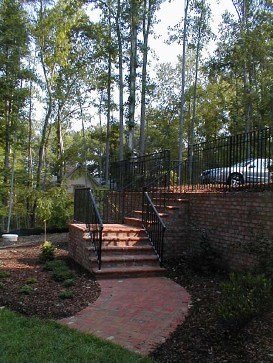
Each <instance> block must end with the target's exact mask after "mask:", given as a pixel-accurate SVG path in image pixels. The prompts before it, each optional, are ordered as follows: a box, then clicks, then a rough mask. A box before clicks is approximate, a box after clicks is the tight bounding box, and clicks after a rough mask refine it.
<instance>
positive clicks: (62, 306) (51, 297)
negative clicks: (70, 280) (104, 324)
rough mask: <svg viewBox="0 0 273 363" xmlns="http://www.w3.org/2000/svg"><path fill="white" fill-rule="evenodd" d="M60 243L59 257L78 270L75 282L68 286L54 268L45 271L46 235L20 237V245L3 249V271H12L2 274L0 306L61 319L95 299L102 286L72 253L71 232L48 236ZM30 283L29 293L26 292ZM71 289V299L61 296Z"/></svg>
mask: <svg viewBox="0 0 273 363" xmlns="http://www.w3.org/2000/svg"><path fill="white" fill-rule="evenodd" d="M48 240H51V241H52V242H54V244H55V246H56V250H55V259H61V260H63V261H65V263H66V264H67V265H68V266H69V268H70V269H71V270H72V271H73V272H74V274H75V278H74V284H73V285H72V286H69V287H65V286H64V283H62V282H57V281H55V280H54V279H53V277H52V272H51V271H46V270H44V266H43V264H41V263H40V262H39V255H40V253H41V242H42V241H43V236H28V237H20V238H19V240H18V243H17V245H12V246H9V247H7V246H6V247H5V248H3V247H4V246H3V244H2V247H1V249H0V273H1V272H3V271H4V272H8V273H9V274H10V275H9V276H8V277H2V278H1V275H0V306H5V307H7V308H9V309H11V310H13V311H17V312H20V313H23V314H25V315H28V316H38V317H40V318H50V319H58V318H63V317H67V316H72V315H74V314H75V313H77V312H78V311H80V310H82V309H83V308H85V307H86V306H88V305H89V304H92V302H94V301H95V300H96V299H97V298H98V296H99V294H100V286H99V285H98V283H97V282H96V281H95V279H94V276H93V275H92V274H90V273H89V272H87V271H86V270H84V269H82V268H81V267H80V266H79V265H77V264H76V263H75V262H74V261H73V260H72V259H71V258H69V256H68V252H67V250H66V246H67V234H66V233H65V234H57V235H52V236H50V235H49V236H48ZM26 285H27V286H29V287H30V289H31V292H30V293H29V294H27V293H24V292H22V290H21V289H22V287H23V286H26ZM63 291H69V292H70V295H71V296H70V297H69V298H62V297H60V295H61V293H62V292H63Z"/></svg>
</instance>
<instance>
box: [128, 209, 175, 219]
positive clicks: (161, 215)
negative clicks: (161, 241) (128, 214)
mask: <svg viewBox="0 0 273 363" xmlns="http://www.w3.org/2000/svg"><path fill="white" fill-rule="evenodd" d="M133 213H136V214H142V211H141V210H134V211H133ZM158 214H159V216H160V217H169V214H168V213H163V212H158Z"/></svg>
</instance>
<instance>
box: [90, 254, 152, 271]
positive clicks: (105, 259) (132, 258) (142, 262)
mask: <svg viewBox="0 0 273 363" xmlns="http://www.w3.org/2000/svg"><path fill="white" fill-rule="evenodd" d="M90 261H91V263H92V264H94V263H96V262H97V259H96V258H95V257H90ZM101 263H102V269H103V270H104V269H105V268H108V267H117V268H118V267H132V266H137V267H147V266H154V267H157V266H158V259H157V256H156V255H155V254H154V255H145V254H144V255H143V254H142V255H140V254H139V255H126V254H124V255H119V256H104V255H102V260H101Z"/></svg>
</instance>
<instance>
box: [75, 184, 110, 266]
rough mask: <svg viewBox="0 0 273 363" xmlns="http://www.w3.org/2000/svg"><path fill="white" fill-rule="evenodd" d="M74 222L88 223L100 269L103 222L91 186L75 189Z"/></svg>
mask: <svg viewBox="0 0 273 363" xmlns="http://www.w3.org/2000/svg"><path fill="white" fill-rule="evenodd" d="M74 222H77V223H84V224H86V228H87V229H88V232H89V235H90V239H91V243H92V244H93V247H94V251H95V254H96V256H97V262H98V268H99V270H100V269H101V257H102V256H101V247H102V230H103V223H102V219H101V216H100V213H99V210H98V207H97V204H96V201H95V198H94V196H93V194H92V192H91V190H90V188H81V189H76V190H75V195H74Z"/></svg>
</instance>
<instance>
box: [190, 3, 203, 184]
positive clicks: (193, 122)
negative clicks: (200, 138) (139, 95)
mask: <svg viewBox="0 0 273 363" xmlns="http://www.w3.org/2000/svg"><path fill="white" fill-rule="evenodd" d="M203 4H204V1H203ZM203 16H204V10H203V8H202V11H201V14H200V19H199V27H198V37H197V45H196V53H195V71H194V86H193V101H192V116H191V121H190V132H189V136H190V139H189V180H190V184H192V182H193V180H192V178H193V175H192V172H193V144H194V128H195V125H196V102H197V81H198V71H199V61H200V51H201V26H202V22H203Z"/></svg>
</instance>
